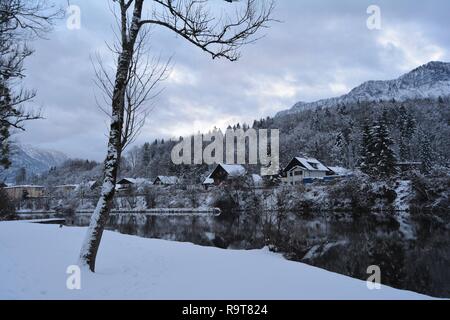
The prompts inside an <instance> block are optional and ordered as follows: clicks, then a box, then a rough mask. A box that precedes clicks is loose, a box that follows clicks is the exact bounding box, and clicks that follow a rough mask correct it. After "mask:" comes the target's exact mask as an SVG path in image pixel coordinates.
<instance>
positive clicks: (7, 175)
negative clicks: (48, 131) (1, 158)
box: [0, 144, 69, 183]
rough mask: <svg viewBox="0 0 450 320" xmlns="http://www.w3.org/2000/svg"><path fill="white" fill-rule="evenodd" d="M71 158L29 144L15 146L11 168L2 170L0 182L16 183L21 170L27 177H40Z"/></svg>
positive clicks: (0, 169)
mask: <svg viewBox="0 0 450 320" xmlns="http://www.w3.org/2000/svg"><path fill="white" fill-rule="evenodd" d="M68 159H69V157H68V156H67V155H65V154H64V153H62V152H60V151H55V150H50V149H43V148H37V147H34V146H32V145H28V144H14V145H13V147H12V150H11V162H12V165H11V167H10V168H8V169H6V170H4V169H2V168H0V181H5V182H8V183H12V182H15V177H16V175H17V173H18V171H19V170H20V169H21V168H25V170H26V173H27V175H39V174H41V173H44V172H46V171H48V170H49V169H50V168H51V167H55V166H59V165H61V164H62V163H63V162H64V161H66V160H68Z"/></svg>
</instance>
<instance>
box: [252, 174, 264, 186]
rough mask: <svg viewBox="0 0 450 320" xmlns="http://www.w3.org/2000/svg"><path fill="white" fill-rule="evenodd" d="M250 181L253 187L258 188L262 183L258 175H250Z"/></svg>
mask: <svg viewBox="0 0 450 320" xmlns="http://www.w3.org/2000/svg"><path fill="white" fill-rule="evenodd" d="M252 180H253V184H254V185H255V186H260V185H262V183H263V179H262V177H261V176H260V175H259V174H252Z"/></svg>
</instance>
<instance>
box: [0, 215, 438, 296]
mask: <svg viewBox="0 0 450 320" xmlns="http://www.w3.org/2000/svg"><path fill="white" fill-rule="evenodd" d="M85 232H86V228H79V227H62V228H59V226H58V225H43V224H37V223H29V222H24V221H17V222H0V299H427V298H429V297H427V296H423V295H419V294H417V293H414V292H408V291H403V290H397V289H393V288H390V287H387V286H382V288H381V289H380V290H369V289H368V288H367V286H366V282H364V281H360V280H356V279H352V278H349V277H346V276H342V275H339V274H335V273H332V272H328V271H325V270H322V269H319V268H315V267H311V266H308V265H306V264H302V263H299V262H293V261H287V260H285V259H284V258H283V257H281V256H280V255H278V254H274V253H271V252H269V251H268V250H265V249H262V250H250V251H240V250H223V249H218V248H211V247H202V246H197V245H193V244H191V243H180V242H171V241H165V240H156V239H145V238H139V237H136V236H129V235H123V234H119V233H115V232H110V231H106V232H105V233H104V236H103V241H102V244H101V247H100V250H99V255H98V259H97V272H96V273H95V274H92V273H90V272H86V271H83V272H82V274H81V289H80V290H69V289H67V287H66V280H67V278H68V276H69V275H68V274H66V269H67V267H68V266H69V265H71V264H73V263H74V262H75V261H77V256H78V253H79V249H80V245H81V242H82V240H83V237H84V235H85Z"/></svg>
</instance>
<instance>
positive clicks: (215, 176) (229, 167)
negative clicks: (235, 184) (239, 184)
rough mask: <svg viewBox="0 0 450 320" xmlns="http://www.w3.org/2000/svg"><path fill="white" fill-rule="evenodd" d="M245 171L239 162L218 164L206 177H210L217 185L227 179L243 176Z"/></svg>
mask: <svg viewBox="0 0 450 320" xmlns="http://www.w3.org/2000/svg"><path fill="white" fill-rule="evenodd" d="M246 173H247V171H246V170H245V168H244V167H243V166H241V165H240V164H218V165H217V166H216V168H215V169H214V170H213V171H212V172H211V174H210V175H209V176H208V178H209V179H212V180H213V183H214V184H215V185H219V184H221V183H222V182H225V181H227V180H232V179H236V178H239V177H243V176H245V174H246ZM209 181H210V180H209Z"/></svg>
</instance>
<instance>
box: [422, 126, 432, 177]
mask: <svg viewBox="0 0 450 320" xmlns="http://www.w3.org/2000/svg"><path fill="white" fill-rule="evenodd" d="M432 153H433V150H432V148H431V140H430V137H429V135H428V134H427V133H426V132H425V131H423V130H420V131H419V158H420V161H421V162H422V164H421V171H422V172H423V173H425V174H427V173H430V171H431V169H432V167H433V155H432Z"/></svg>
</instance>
